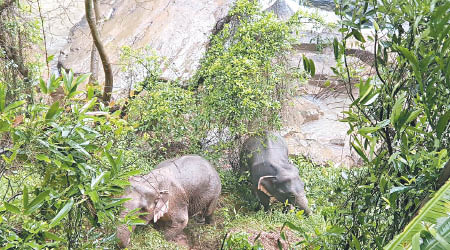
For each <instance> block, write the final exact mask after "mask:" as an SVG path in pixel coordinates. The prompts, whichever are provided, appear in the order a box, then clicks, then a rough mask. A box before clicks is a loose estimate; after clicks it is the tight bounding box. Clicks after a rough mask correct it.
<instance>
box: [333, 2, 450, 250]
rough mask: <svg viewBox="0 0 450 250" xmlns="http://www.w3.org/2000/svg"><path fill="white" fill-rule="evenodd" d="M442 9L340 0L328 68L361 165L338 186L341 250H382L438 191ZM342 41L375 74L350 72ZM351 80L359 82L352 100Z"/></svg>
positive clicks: (444, 108)
mask: <svg viewBox="0 0 450 250" xmlns="http://www.w3.org/2000/svg"><path fill="white" fill-rule="evenodd" d="M449 8H450V4H449V3H448V1H439V0H437V1H431V0H426V1H398V0H393V1H387V0H382V1H368V0H356V1H339V4H338V8H337V9H336V13H337V14H338V15H340V16H341V19H342V22H341V28H340V31H341V32H342V35H343V37H344V39H343V40H342V41H341V42H338V41H337V40H335V42H334V49H335V55H336V58H337V59H338V62H339V64H338V65H339V66H340V67H338V68H335V69H334V70H335V72H336V74H338V75H339V76H340V77H341V79H342V80H343V81H344V82H345V83H346V87H347V90H348V93H350V96H351V98H352V99H353V103H352V104H351V106H350V108H349V110H348V111H346V112H344V113H345V114H346V117H345V119H344V120H343V121H344V122H347V123H348V124H349V125H350V130H349V131H348V133H349V134H351V135H352V141H351V144H352V147H353V149H354V150H355V151H356V152H357V153H358V154H359V155H360V157H361V158H362V159H363V161H364V164H365V165H366V168H364V170H363V171H355V173H353V174H351V176H352V178H349V182H350V186H352V187H354V188H352V189H346V190H342V200H343V201H344V202H343V209H340V210H339V213H338V216H337V217H336V218H335V219H334V223H335V224H337V225H340V226H341V227H343V228H346V230H347V231H348V233H347V237H346V238H344V240H343V241H342V242H341V243H340V244H339V245H340V247H341V248H353V249H361V248H362V249H374V248H378V249H381V248H382V247H383V246H384V245H386V244H387V243H388V242H389V241H390V240H391V239H392V237H394V235H396V234H397V233H399V232H400V231H401V230H402V229H403V228H404V227H405V226H406V225H407V224H408V222H409V221H410V220H411V218H412V217H413V216H414V214H415V213H416V212H417V211H418V209H419V208H420V207H421V201H422V200H424V199H426V198H427V197H428V196H430V194H432V193H433V192H434V191H435V190H436V188H437V179H438V177H439V175H440V172H441V170H442V168H443V167H444V165H445V164H446V162H447V161H448V160H449V152H448V148H449V146H450V144H449V138H450V130H449V126H448V125H449V118H450V100H449V98H448V96H449V94H450V73H449V72H450V71H449V69H450V68H449V67H450V61H449V56H448V54H449V52H450V47H449V44H450V36H449V34H450V33H449V29H450V23H449V20H450V12H449ZM364 28H366V29H369V30H370V31H371V32H372V34H374V35H367V36H366V35H364V34H366V33H364V32H363V29H364ZM349 39H355V40H356V41H359V42H358V46H360V47H361V48H362V49H370V50H371V51H372V53H373V63H374V67H375V69H376V75H375V76H372V77H368V78H367V79H361V78H360V77H358V76H357V75H354V74H353V72H354V71H353V70H352V68H351V66H350V65H349V64H348V63H347V57H346V53H345V49H346V48H347V47H348V44H349V41H348V40H349ZM365 41H370V42H372V45H371V47H370V48H366V47H365V44H364V42H365ZM350 78H352V79H355V78H356V79H357V80H358V81H359V83H358V84H357V85H356V87H357V88H358V89H359V96H358V97H354V96H353V95H352V94H351V93H352V88H354V86H353V84H352V83H351V79H350Z"/></svg>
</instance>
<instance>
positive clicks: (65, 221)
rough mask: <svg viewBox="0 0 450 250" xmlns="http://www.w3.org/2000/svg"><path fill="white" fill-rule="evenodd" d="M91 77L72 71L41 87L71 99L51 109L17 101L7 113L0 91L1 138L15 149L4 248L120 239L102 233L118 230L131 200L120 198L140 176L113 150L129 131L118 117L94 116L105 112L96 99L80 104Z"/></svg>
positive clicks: (2, 172) (5, 172)
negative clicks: (82, 87) (123, 210)
mask: <svg viewBox="0 0 450 250" xmlns="http://www.w3.org/2000/svg"><path fill="white" fill-rule="evenodd" d="M87 77H88V75H83V76H80V77H78V78H75V77H74V76H73V73H72V72H69V73H68V74H63V77H62V78H55V77H51V78H50V79H49V80H48V82H44V81H42V80H41V84H40V89H41V92H42V93H44V94H46V95H50V94H51V93H52V92H53V91H55V90H56V89H57V88H58V87H59V86H62V88H63V90H64V92H65V94H66V95H65V98H64V99H62V100H60V101H54V102H53V103H52V104H51V105H47V104H45V103H44V102H41V103H36V104H32V103H27V102H25V101H18V102H15V103H12V104H10V105H8V106H6V107H5V105H4V103H5V95H4V93H5V92H6V90H5V87H4V85H3V84H1V86H0V104H1V105H0V106H1V109H0V113H1V117H2V130H1V133H2V134H1V135H2V136H3V137H4V138H5V137H6V138H8V137H9V138H10V139H9V140H10V143H11V146H10V147H8V148H7V149H6V152H3V153H2V158H3V161H2V162H1V168H0V183H1V186H2V189H1V190H0V195H1V197H2V203H1V206H0V222H1V223H0V232H1V234H0V245H1V246H5V249H9V248H17V249H30V248H33V249H36V248H38V249H40V248H44V247H63V248H85V247H94V245H99V244H102V243H105V242H108V241H110V242H111V241H113V239H114V238H113V232H111V230H103V229H102V228H103V227H105V226H108V225H112V224H115V223H116V218H115V213H116V212H117V209H118V208H119V207H120V205H121V204H122V203H123V202H124V200H122V199H118V198H115V197H116V196H118V195H119V194H120V193H121V192H122V189H123V187H124V186H126V185H127V184H128V180H127V179H128V176H130V175H133V174H136V172H127V171H126V170H125V169H123V166H122V165H123V157H122V154H121V153H120V152H114V150H113V149H112V146H113V144H114V141H115V140H117V139H118V138H120V137H121V136H122V133H126V132H127V131H128V130H129V127H128V125H127V124H126V122H125V121H124V120H121V119H119V117H118V114H113V115H108V116H106V115H105V114H107V113H106V112H105V114H103V113H101V111H100V113H99V112H98V111H97V112H92V109H93V108H94V107H97V108H100V109H104V107H102V104H100V103H97V99H96V98H91V99H88V100H80V99H77V96H79V94H80V92H79V91H77V87H78V85H79V84H81V83H82V82H83V81H85V80H86V79H87ZM99 115H100V116H99ZM110 152H114V154H111V153H110ZM107 228H110V229H111V228H112V227H107Z"/></svg>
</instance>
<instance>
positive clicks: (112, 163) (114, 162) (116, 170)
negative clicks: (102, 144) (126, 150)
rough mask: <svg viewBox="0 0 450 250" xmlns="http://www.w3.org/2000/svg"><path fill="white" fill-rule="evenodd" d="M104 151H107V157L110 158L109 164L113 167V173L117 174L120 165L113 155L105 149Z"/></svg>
mask: <svg viewBox="0 0 450 250" xmlns="http://www.w3.org/2000/svg"><path fill="white" fill-rule="evenodd" d="M104 152H105V155H106V158H108V161H109V164H110V165H111V167H112V172H113V175H115V174H116V173H117V172H118V167H117V164H116V161H115V160H114V158H113V157H112V156H111V154H110V153H109V152H108V151H107V150H104Z"/></svg>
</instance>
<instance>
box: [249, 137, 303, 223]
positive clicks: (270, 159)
mask: <svg viewBox="0 0 450 250" xmlns="http://www.w3.org/2000/svg"><path fill="white" fill-rule="evenodd" d="M240 171H241V173H242V172H244V171H249V172H250V182H251V183H252V189H253V192H254V193H255V194H256V195H257V196H258V198H259V200H260V202H261V203H262V205H263V206H264V209H265V210H267V209H268V208H269V204H270V198H271V197H274V198H275V199H276V200H278V201H280V202H285V201H286V200H287V201H288V202H289V204H291V205H295V206H297V207H298V208H300V209H303V210H304V211H305V214H306V215H309V214H311V210H310V209H309V207H308V199H307V198H306V193H305V188H304V186H305V183H304V182H303V181H302V180H301V179H300V177H299V172H298V168H297V167H296V166H295V165H293V164H292V163H291V162H290V161H289V157H288V149H287V145H286V142H285V141H284V139H283V138H282V137H281V136H280V135H278V134H275V133H271V132H265V133H264V134H263V135H262V136H254V137H251V138H249V139H247V140H246V141H245V142H244V144H243V146H242V149H241V152H240Z"/></svg>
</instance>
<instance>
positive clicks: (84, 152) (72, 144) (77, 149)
mask: <svg viewBox="0 0 450 250" xmlns="http://www.w3.org/2000/svg"><path fill="white" fill-rule="evenodd" d="M67 144H69V145H70V146H71V147H72V148H73V149H75V150H76V151H78V152H80V153H81V154H83V155H85V156H86V157H88V158H91V154H89V152H88V151H86V149H84V148H83V146H81V145H80V144H78V143H76V142H74V141H72V140H69V141H67Z"/></svg>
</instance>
